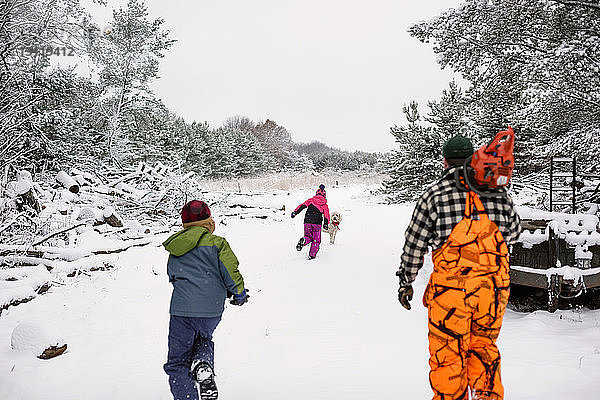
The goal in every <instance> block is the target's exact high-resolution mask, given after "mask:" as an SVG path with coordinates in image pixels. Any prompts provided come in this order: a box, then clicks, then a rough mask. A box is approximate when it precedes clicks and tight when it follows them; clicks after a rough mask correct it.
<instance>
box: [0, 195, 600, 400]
mask: <svg viewBox="0 0 600 400" xmlns="http://www.w3.org/2000/svg"><path fill="white" fill-rule="evenodd" d="M312 193H313V192H312V190H297V191H294V192H292V193H291V194H289V195H288V193H287V192H273V193H272V194H271V193H270V194H267V195H265V196H264V201H265V202H268V203H270V204H274V203H278V204H281V205H283V204H285V205H286V210H287V211H285V213H284V212H283V211H281V212H280V213H279V214H277V215H275V216H274V217H270V218H267V219H257V218H244V219H239V218H238V219H228V220H227V221H226V223H227V224H226V225H224V224H220V223H219V215H216V216H215V219H216V220H217V231H216V232H215V233H216V234H220V235H222V236H225V237H226V238H227V239H228V241H229V242H230V244H231V246H232V248H233V250H234V251H235V252H236V253H237V255H238V258H239V259H240V262H241V264H240V269H241V271H242V273H243V274H244V276H245V279H246V285H247V287H248V288H250V290H251V292H250V295H251V297H250V301H249V303H248V304H246V305H244V306H243V307H234V306H229V305H228V307H227V309H226V310H225V315H224V317H223V321H222V322H221V324H220V325H219V327H218V328H217V330H216V332H215V343H216V372H217V384H218V385H219V389H220V398H221V399H225V400H227V399H245V400H252V399H256V400H268V399H274V400H275V399H276V400H281V399H286V400H287V399H289V400H295V399H303V400H304V399H344V400H353V399H427V398H430V397H431V392H430V389H429V383H428V375H427V373H428V364H427V358H428V352H427V330H426V309H425V308H424V307H423V306H422V305H420V296H421V295H422V293H423V290H424V287H425V283H426V280H427V272H428V270H430V269H431V265H430V264H428V265H427V266H426V267H425V269H424V271H422V272H421V273H420V275H419V277H418V279H417V282H416V284H415V291H416V293H415V299H414V300H413V306H414V307H413V310H411V311H406V310H404V309H403V308H402V307H401V306H400V305H399V304H398V301H397V296H396V290H397V279H396V277H395V276H394V272H395V270H396V269H397V266H398V260H399V256H400V250H401V245H402V242H403V238H402V237H403V232H404V230H405V228H406V224H407V223H408V220H409V218H410V214H411V206H410V205H399V206H389V205H380V204H376V203H375V202H374V201H373V200H372V197H371V196H370V194H369V193H368V191H367V190H366V188H365V187H350V188H339V189H335V188H329V189H328V198H329V204H330V207H331V209H332V210H338V211H341V212H342V214H343V216H344V219H343V221H342V225H341V231H340V232H339V234H338V236H337V239H336V241H337V243H336V244H335V245H329V243H328V236H327V235H326V234H324V241H323V245H322V248H321V251H320V253H319V255H318V257H317V259H315V260H311V261H309V260H307V259H306V253H307V251H308V250H307V249H306V250H304V251H302V252H297V251H296V250H295V248H294V246H295V243H296V242H297V240H298V238H299V237H300V236H301V231H302V217H298V218H296V219H293V220H292V219H290V218H289V213H290V212H291V210H293V208H294V207H295V206H296V205H297V204H298V203H300V202H301V201H303V200H305V198H306V197H308V196H310V195H312ZM162 239H164V236H163V237H157V238H156V245H155V246H150V247H143V248H133V249H130V250H129V251H127V252H125V253H121V255H120V259H119V262H118V265H119V267H118V268H116V269H115V270H111V271H106V272H98V273H95V274H93V275H92V276H91V277H88V276H82V277H80V278H76V280H75V282H74V284H72V285H68V286H62V287H52V288H51V289H50V292H49V293H48V294H45V295H43V296H39V297H37V298H36V299H34V300H33V301H31V302H29V303H26V304H22V305H19V306H17V307H11V308H9V309H8V311H5V312H4V313H3V314H2V316H0V399H3V400H41V399H49V400H52V399H57V400H58V399H60V400H69V399H73V400H75V399H77V400H80V399H87V400H92V399H99V400H100V399H102V400H106V399H111V400H131V399H146V400H149V399H156V400H158V399H161V400H167V399H170V398H171V397H170V393H169V389H168V385H167V378H166V375H165V374H164V372H163V371H162V365H163V363H164V361H165V358H166V348H167V325H168V305H169V299H170V294H171V286H170V284H169V283H168V281H167V277H166V274H165V269H166V259H167V254H166V252H165V251H164V250H163V249H162V247H161V246H160V245H159V244H160V242H161V240H162ZM21 322H35V323H41V324H42V325H43V326H45V327H49V328H52V329H55V330H57V331H58V332H59V334H60V335H61V336H62V337H64V338H65V339H66V341H67V343H68V345H69V347H68V350H67V352H66V353H65V354H64V355H62V356H60V357H57V358H55V359H51V360H40V359H37V358H35V357H33V356H32V354H30V353H28V352H27V351H22V352H19V351H15V350H12V349H11V347H10V336H11V333H12V331H13V329H14V328H15V326H17V324H19V323H21ZM499 346H500V349H501V352H502V356H503V361H502V362H503V364H502V371H503V380H504V384H505V387H506V399H508V400H526V399H527V400H528V399H561V400H562V399H581V400H586V399H590V400H591V399H597V398H598V397H599V396H600V311H587V310H583V311H558V312H556V313H554V314H549V313H547V312H544V311H538V312H535V313H532V314H523V313H516V312H512V311H508V312H507V314H506V317H505V323H504V327H503V329H502V332H501V335H500V339H499Z"/></svg>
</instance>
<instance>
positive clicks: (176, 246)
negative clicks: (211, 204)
mask: <svg viewBox="0 0 600 400" xmlns="http://www.w3.org/2000/svg"><path fill="white" fill-rule="evenodd" d="M181 220H182V222H183V227H184V229H183V230H182V231H179V232H177V233H175V234H174V235H172V236H171V237H170V238H168V239H167V240H166V241H165V242H164V243H163V245H164V247H165V249H166V250H167V251H168V252H169V253H170V255H169V261H168V263H167V273H168V275H169V281H170V282H171V283H172V284H173V294H172V296H171V306H170V311H169V312H170V314H171V319H170V322H169V354H168V360H167V363H166V364H165V366H164V369H165V372H166V373H167V374H168V375H169V385H170V388H171V393H172V394H173V397H174V399H175V400H179V399H181V400H184V399H185V400H198V390H197V389H196V385H198V388H199V389H200V396H201V399H202V400H207V399H211V400H212V399H217V396H218V393H217V386H216V384H215V380H214V343H213V341H212V334H213V331H214V330H215V328H216V327H217V325H218V324H219V322H220V321H221V316H222V314H223V310H224V308H225V298H226V297H230V296H231V297H233V299H232V300H231V301H230V303H231V304H234V305H240V306H241V305H243V304H244V303H246V301H248V295H247V293H246V289H245V288H244V279H243V277H242V275H241V274H240V271H239V270H238V264H239V263H238V260H237V258H236V256H235V254H234V253H233V251H232V250H231V248H230V247H229V244H228V243H227V241H226V240H225V239H224V238H222V237H219V236H216V235H213V232H214V230H215V223H214V221H213V219H212V218H211V214H210V209H209V208H208V206H207V205H206V203H204V202H203V201H198V200H192V201H190V202H189V203H187V204H186V205H185V206H184V207H183V210H182V211H181Z"/></svg>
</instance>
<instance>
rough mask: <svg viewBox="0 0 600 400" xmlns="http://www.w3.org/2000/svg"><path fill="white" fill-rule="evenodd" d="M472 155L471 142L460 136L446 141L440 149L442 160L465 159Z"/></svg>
mask: <svg viewBox="0 0 600 400" xmlns="http://www.w3.org/2000/svg"><path fill="white" fill-rule="evenodd" d="M472 154H473V145H472V144H471V141H470V140H469V139H467V138H466V137H464V136H460V135H457V136H454V137H451V138H450V139H448V140H447V141H446V143H444V147H443V148H442V155H443V156H444V158H467V157H469V156H471V155H472Z"/></svg>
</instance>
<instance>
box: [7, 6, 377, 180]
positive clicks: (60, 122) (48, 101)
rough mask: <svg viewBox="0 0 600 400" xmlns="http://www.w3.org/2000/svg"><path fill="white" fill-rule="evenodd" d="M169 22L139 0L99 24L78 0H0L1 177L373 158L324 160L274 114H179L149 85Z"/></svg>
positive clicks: (214, 174) (349, 165)
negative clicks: (157, 165)
mask: <svg viewBox="0 0 600 400" xmlns="http://www.w3.org/2000/svg"><path fill="white" fill-rule="evenodd" d="M94 1H95V3H99V4H103V5H106V2H105V1H103V0H94ZM164 22H165V21H164V20H163V19H161V18H156V19H152V18H150V17H149V14H148V9H147V6H146V5H145V3H144V1H143V0H129V1H128V2H127V4H126V5H124V6H123V7H122V8H120V9H117V10H114V11H113V15H112V19H111V21H110V22H109V24H108V25H107V26H106V27H102V26H100V25H98V24H97V23H96V22H95V21H94V20H93V18H92V17H91V16H90V15H89V14H88V13H87V12H86V11H85V9H84V8H83V7H82V6H81V5H80V3H79V1H78V0H5V1H2V2H1V3H0V170H1V171H3V173H4V175H5V176H6V175H8V174H10V173H11V172H12V173H16V171H18V170H20V169H27V170H29V171H31V172H32V173H34V174H35V173H44V172H45V171H55V170H58V169H65V168H69V167H72V166H76V167H79V168H84V169H85V168H89V169H97V168H128V167H131V166H132V165H135V164H137V163H139V162H149V163H152V162H157V161H161V162H162V163H164V164H170V165H176V166H180V167H182V168H185V169H187V170H191V171H195V172H197V173H198V174H200V175H201V176H204V177H209V178H219V177H240V176H252V175H256V174H259V173H265V172H275V171H283V170H291V171H300V170H308V169H312V168H318V169H323V168H327V167H332V168H341V169H358V168H360V166H361V165H363V164H365V163H369V165H371V166H373V165H374V164H375V161H373V158H374V157H372V156H369V155H366V154H362V153H361V154H354V155H352V154H346V153H344V152H341V151H337V150H335V149H332V151H331V152H330V156H328V157H329V158H327V157H324V156H320V157H316V156H312V155H309V154H306V153H304V152H302V151H298V148H297V147H296V144H295V143H294V142H293V141H292V138H291V135H290V133H289V132H288V131H287V130H286V129H285V128H284V127H283V126H281V125H278V124H277V123H275V122H274V121H271V120H266V121H259V122H254V121H251V120H250V119H248V118H246V117H233V118H230V119H229V120H228V121H226V122H225V123H224V124H223V125H222V126H219V127H212V126H209V125H208V124H207V123H202V122H189V121H185V120H184V119H183V118H181V117H179V116H177V115H176V113H174V112H172V111H171V110H169V109H168V108H167V107H166V106H165V104H163V102H162V101H161V99H159V98H158V97H157V96H156V95H155V94H154V93H153V92H152V90H151V88H150V83H151V82H152V81H153V80H155V79H157V78H158V67H159V64H160V60H161V59H162V58H163V57H164V56H165V55H166V54H167V53H168V51H169V49H170V47H171V46H172V45H173V43H174V42H175V39H173V38H172V36H171V34H170V32H169V31H168V30H167V29H166V28H165V26H164ZM69 56H74V57H76V59H77V63H78V64H80V65H83V66H86V67H87V69H88V70H89V71H86V73H81V68H78V67H73V66H68V67H65V66H64V65H62V64H64V63H61V62H60V61H61V58H62V57H69ZM57 61H58V62H57ZM68 64H70V65H72V64H73V63H68ZM333 154H336V156H335V157H334V156H333ZM336 157H337V158H336ZM5 180H6V179H5Z"/></svg>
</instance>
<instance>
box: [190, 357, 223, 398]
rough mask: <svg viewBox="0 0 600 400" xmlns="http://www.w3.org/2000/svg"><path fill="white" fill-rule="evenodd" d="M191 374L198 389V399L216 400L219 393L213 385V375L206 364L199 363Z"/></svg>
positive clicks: (215, 385) (214, 384)
mask: <svg viewBox="0 0 600 400" xmlns="http://www.w3.org/2000/svg"><path fill="white" fill-rule="evenodd" d="M192 371H193V372H192V374H193V376H194V379H195V380H196V382H198V387H199V389H200V399H202V400H217V398H218V397H219V391H218V390H217V384H216V383H215V374H214V373H213V369H212V368H211V366H210V365H209V364H208V363H207V362H203V361H202V362H199V363H198V364H197V365H196V366H194V367H193V368H192Z"/></svg>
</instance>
